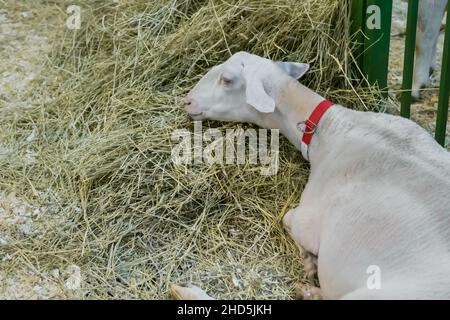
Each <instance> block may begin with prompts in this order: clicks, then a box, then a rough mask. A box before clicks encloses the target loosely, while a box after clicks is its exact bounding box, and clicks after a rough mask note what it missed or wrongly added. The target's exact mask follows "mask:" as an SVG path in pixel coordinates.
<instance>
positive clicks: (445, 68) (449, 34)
mask: <svg viewBox="0 0 450 320" xmlns="http://www.w3.org/2000/svg"><path fill="white" fill-rule="evenodd" d="M449 90H450V13H449V12H447V23H446V28H445V40H444V53H443V55H442V69H441V83H440V90H439V103H438V113H437V118H436V133H435V137H436V140H437V142H438V143H439V144H440V145H441V146H444V145H445V133H446V129H447V115H448V107H449V105H448V99H449Z"/></svg>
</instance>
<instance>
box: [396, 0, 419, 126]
mask: <svg viewBox="0 0 450 320" xmlns="http://www.w3.org/2000/svg"><path fill="white" fill-rule="evenodd" d="M418 8H419V0H409V1H408V17H407V20H406V40H405V55H404V59H403V82H402V99H401V109H400V115H401V116H402V117H405V118H409V117H410V116H411V87H412V82H413V72H414V51H415V47H416V29H417V12H418Z"/></svg>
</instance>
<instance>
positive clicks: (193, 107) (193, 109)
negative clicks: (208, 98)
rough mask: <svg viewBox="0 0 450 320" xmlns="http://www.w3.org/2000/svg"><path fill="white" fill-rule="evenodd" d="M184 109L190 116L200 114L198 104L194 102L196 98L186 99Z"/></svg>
mask: <svg viewBox="0 0 450 320" xmlns="http://www.w3.org/2000/svg"><path fill="white" fill-rule="evenodd" d="M184 108H185V110H186V112H187V113H189V114H196V113H198V112H199V111H198V107H197V102H196V101H195V100H194V98H192V97H189V96H188V97H186V98H184Z"/></svg>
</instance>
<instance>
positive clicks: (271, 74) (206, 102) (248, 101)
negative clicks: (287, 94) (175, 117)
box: [185, 52, 309, 122]
mask: <svg viewBox="0 0 450 320" xmlns="http://www.w3.org/2000/svg"><path fill="white" fill-rule="evenodd" d="M308 68H309V65H308V64H304V63H295V62H275V61H271V60H269V59H265V58H262V57H259V56H256V55H253V54H250V53H247V52H238V53H236V54H234V55H233V56H231V57H230V58H229V59H228V60H227V61H225V62H224V63H222V64H220V65H217V66H215V67H213V68H212V69H211V70H209V71H208V73H206V75H204V76H203V78H202V79H201V80H200V81H199V82H198V83H197V85H196V86H195V87H194V88H193V89H192V90H191V92H189V94H188V95H187V97H186V98H185V103H186V106H185V109H186V111H187V113H188V114H189V115H190V116H191V117H192V118H193V119H194V120H203V119H211V120H220V121H245V122H254V121H255V118H256V117H257V115H258V113H271V112H273V111H274V110H275V94H276V92H277V88H278V86H280V85H283V84H284V82H285V81H287V80H289V79H290V77H293V78H295V79H299V78H300V77H301V76H303V74H305V72H306V71H307V70H308Z"/></svg>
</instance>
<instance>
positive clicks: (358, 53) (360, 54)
mask: <svg viewBox="0 0 450 320" xmlns="http://www.w3.org/2000/svg"><path fill="white" fill-rule="evenodd" d="M350 1H351V7H350V15H351V24H350V26H351V30H350V33H351V37H352V40H353V41H354V45H353V56H354V57H355V60H356V63H357V64H358V66H359V68H360V69H361V70H362V69H363V66H364V60H363V58H364V31H365V21H366V0H350Z"/></svg>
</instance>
